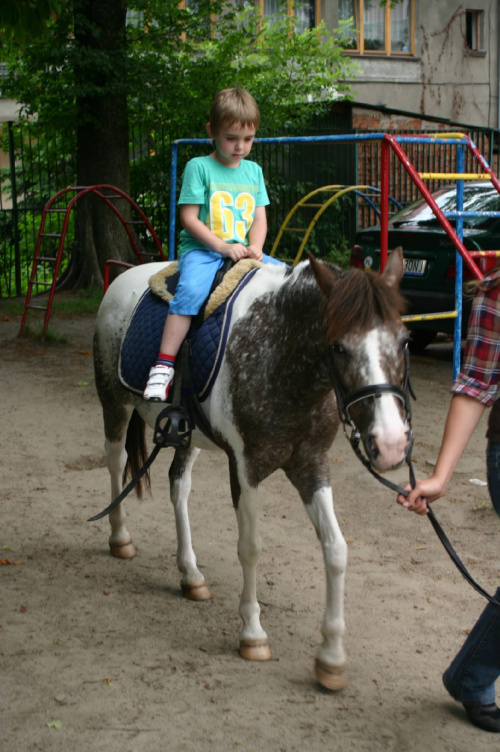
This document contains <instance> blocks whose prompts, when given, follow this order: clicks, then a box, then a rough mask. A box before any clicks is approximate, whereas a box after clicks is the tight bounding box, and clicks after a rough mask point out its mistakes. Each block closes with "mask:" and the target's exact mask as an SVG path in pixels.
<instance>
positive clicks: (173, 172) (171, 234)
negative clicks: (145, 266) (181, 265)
mask: <svg viewBox="0 0 500 752" xmlns="http://www.w3.org/2000/svg"><path fill="white" fill-rule="evenodd" d="M178 143H179V142H178V141H174V143H173V144H172V161H171V167H170V213H169V221H168V258H169V259H170V261H173V260H174V259H175V210H176V206H177V201H176V199H177V157H178V155H179V147H178Z"/></svg>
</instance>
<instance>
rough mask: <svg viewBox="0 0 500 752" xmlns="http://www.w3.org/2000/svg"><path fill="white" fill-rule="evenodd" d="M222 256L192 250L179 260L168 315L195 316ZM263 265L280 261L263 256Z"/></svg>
mask: <svg viewBox="0 0 500 752" xmlns="http://www.w3.org/2000/svg"><path fill="white" fill-rule="evenodd" d="M224 259H225V257H224V256H221V254H220V253H217V252H216V251H204V250H196V249H194V250H192V251H187V253H184V254H183V255H182V256H181V257H180V259H179V267H178V268H179V282H178V283H177V289H176V291H175V295H174V297H173V298H172V300H171V301H170V303H169V308H168V310H169V313H176V314H179V315H181V316H196V314H197V313H199V312H200V309H201V307H202V305H203V303H204V302H205V300H206V299H207V298H208V295H209V293H210V290H211V288H212V285H213V282H214V279H215V275H216V274H217V272H218V270H219V269H220V268H221V266H222V264H223V263H224ZM262 261H263V263H265V264H279V265H280V266H283V265H284V264H283V262H282V261H278V259H275V258H272V257H271V256H267V255H266V254H264V256H263V258H262Z"/></svg>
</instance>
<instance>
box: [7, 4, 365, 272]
mask: <svg viewBox="0 0 500 752" xmlns="http://www.w3.org/2000/svg"><path fill="white" fill-rule="evenodd" d="M23 1H25V2H31V0H23ZM37 1H38V0H37ZM39 1H40V2H41V0H39ZM9 2H10V0H9ZM33 2H35V0H33ZM179 5H180V3H179V2H178V0H132V1H131V2H129V3H128V4H127V5H126V3H125V0H67V2H65V3H64V4H61V8H60V13H59V14H58V15H57V18H55V19H53V20H51V21H49V22H48V24H47V30H48V34H47V35H46V36H40V37H39V38H37V39H33V41H32V42H31V43H27V44H24V45H23V47H22V49H20V47H19V45H18V44H16V43H15V41H12V40H11V41H9V40H3V41H2V46H3V58H4V59H5V60H6V62H7V63H8V66H9V71H10V77H9V80H8V81H7V82H6V85H5V87H4V90H5V93H7V94H10V95H11V96H15V97H16V98H17V99H18V100H19V101H20V102H22V103H23V105H24V109H23V112H24V115H25V116H26V117H37V119H38V121H39V123H40V124H41V125H43V127H44V128H46V129H47V130H48V131H49V130H51V129H56V130H57V131H61V130H63V131H65V132H67V133H69V134H75V144H76V161H77V180H78V184H79V185H89V184H96V183H111V184H113V185H116V186H117V187H119V188H121V189H122V190H124V191H125V192H126V193H129V188H130V172H129V124H134V123H141V124H142V125H143V126H146V127H149V128H151V129H155V128H159V127H161V128H163V129H164V130H165V131H166V133H167V134H168V137H169V138H170V139H174V138H179V137H189V136H191V137H200V136H203V135H204V133H205V131H204V127H205V122H206V119H207V113H208V109H209V105H210V102H211V100H212V98H213V96H214V94H215V93H216V91H218V90H219V89H221V88H224V87H226V86H233V85H240V86H243V87H245V88H248V89H249V90H250V91H251V92H252V93H253V94H254V96H255V97H256V99H257V101H258V102H259V105H260V108H261V112H262V126H261V131H260V134H259V135H266V134H268V135H271V134H275V133H276V132H280V133H283V132H284V131H287V130H289V129H290V128H294V129H295V130H296V131H297V129H300V128H302V127H304V126H305V125H306V124H307V122H308V121H309V120H310V119H311V118H312V117H313V116H314V115H315V114H317V113H319V112H322V111H324V110H325V109H326V108H327V107H328V104H329V102H331V100H332V98H333V97H338V96H345V95H346V94H347V91H348V86H347V85H346V83H345V80H346V78H348V77H349V78H350V77H352V76H353V75H354V74H355V65H354V64H353V62H352V61H351V59H350V58H348V57H347V56H343V55H342V48H343V47H344V46H345V45H346V44H347V43H348V41H349V38H350V34H349V29H348V27H347V25H344V26H341V27H340V29H338V30H335V31H333V32H330V31H328V30H327V29H326V28H325V26H324V25H323V24H322V25H321V26H320V27H319V28H318V29H314V30H310V31H305V32H302V33H299V32H298V30H297V29H296V28H295V24H294V20H293V18H290V17H289V16H287V15H286V13H285V12H283V14H282V15H281V17H278V18H275V19H273V20H272V23H271V22H270V21H268V20H264V21H263V20H262V19H261V18H260V17H259V15H258V14H257V12H256V11H255V9H254V7H253V4H252V6H251V7H247V8H237V7H235V5H234V4H232V3H228V2H227V0H198V2H196V3H194V2H190V3H189V5H188V8H187V9H183V8H181V7H179ZM127 10H129V11H130V10H133V11H134V12H135V13H134V16H133V20H134V23H129V24H127V23H126V19H127ZM214 19H215V22H214ZM85 201H86V203H85V204H83V203H82V205H81V206H80V205H79V204H78V205H77V227H76V238H77V244H76V249H75V252H74V254H73V260H74V264H73V269H72V272H73V274H72V277H71V280H72V282H74V283H75V284H77V285H79V286H87V285H89V284H92V283H95V282H99V281H100V279H101V273H102V267H103V263H104V260H105V259H106V258H109V257H110V256H111V257H114V258H123V259H126V258H127V254H128V253H129V244H128V242H127V240H126V237H125V235H124V234H123V233H122V234H120V233H121V228H117V227H116V226H115V225H114V224H113V223H112V222H111V220H110V218H109V211H107V212H106V214H104V213H103V212H102V210H101V209H100V208H99V205H98V204H97V203H96V202H95V201H91V200H89V201H87V200H85Z"/></svg>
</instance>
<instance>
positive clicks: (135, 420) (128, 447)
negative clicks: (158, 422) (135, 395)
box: [123, 410, 151, 499]
mask: <svg viewBox="0 0 500 752" xmlns="http://www.w3.org/2000/svg"><path fill="white" fill-rule="evenodd" d="M125 451H126V452H127V464H126V465H125V470H124V471H123V483H124V484H125V482H126V480H127V476H128V475H130V477H131V478H134V477H135V476H136V475H137V473H138V472H139V470H140V469H141V467H142V466H143V465H144V463H145V462H146V460H147V458H148V450H147V448H146V424H145V423H144V421H143V419H142V418H141V416H140V415H139V413H138V412H137V410H134V412H133V413H132V417H131V418H130V422H129V424H128V428H127V438H126V440H125ZM143 483H144V485H145V487H146V489H147V490H148V491H150V490H151V480H150V477H149V470H147V471H146V472H145V473H144V475H143V477H142V478H141V480H140V481H139V482H138V483H137V485H136V487H135V492H136V494H137V496H138V498H139V499H142V491H143V485H142V484H143Z"/></svg>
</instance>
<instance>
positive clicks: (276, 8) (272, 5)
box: [257, 0, 320, 31]
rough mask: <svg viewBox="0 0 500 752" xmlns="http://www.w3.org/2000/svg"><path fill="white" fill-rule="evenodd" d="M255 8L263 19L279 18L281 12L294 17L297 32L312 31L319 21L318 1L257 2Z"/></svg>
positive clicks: (269, 0)
mask: <svg viewBox="0 0 500 752" xmlns="http://www.w3.org/2000/svg"><path fill="white" fill-rule="evenodd" d="M257 7H258V8H259V10H260V13H261V15H262V16H264V17H265V18H272V17H273V16H279V15H280V14H282V13H283V12H286V14H287V15H288V16H295V18H296V20H297V29H298V31H304V30H305V29H313V28H314V27H315V26H316V25H317V24H318V23H319V20H320V19H319V15H320V14H319V2H318V0H286V2H283V0H257Z"/></svg>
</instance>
